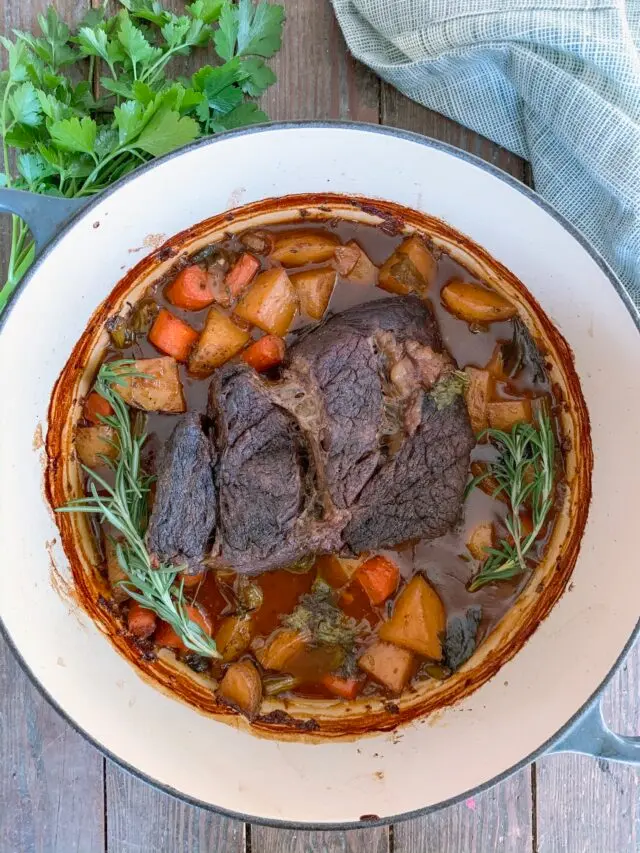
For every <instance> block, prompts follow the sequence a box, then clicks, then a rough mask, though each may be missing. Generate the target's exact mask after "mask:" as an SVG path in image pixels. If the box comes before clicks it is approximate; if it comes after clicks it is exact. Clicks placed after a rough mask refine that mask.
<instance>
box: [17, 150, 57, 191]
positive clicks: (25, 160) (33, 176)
mask: <svg viewBox="0 0 640 853" xmlns="http://www.w3.org/2000/svg"><path fill="white" fill-rule="evenodd" d="M17 165H18V171H19V172H20V174H21V175H22V177H23V178H24V179H25V181H26V182H27V183H28V184H29V188H30V189H31V188H33V187H34V185H35V184H36V183H37V182H38V181H39V180H40V179H41V178H43V177H44V176H45V175H51V174H52V169H51V166H50V165H49V164H48V163H47V162H46V161H45V159H44V158H43V157H42V155H41V154H21V155H20V156H19V157H18V160H17Z"/></svg>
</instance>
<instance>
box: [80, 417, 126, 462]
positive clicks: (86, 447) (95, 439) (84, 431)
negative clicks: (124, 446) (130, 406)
mask: <svg viewBox="0 0 640 853" xmlns="http://www.w3.org/2000/svg"><path fill="white" fill-rule="evenodd" d="M117 440H118V435H117V433H116V431H115V430H114V429H113V427H110V426H107V425H106V424H101V425H100V426H88V427H78V429H77V430H76V452H77V454H78V458H79V459H80V461H81V462H82V464H83V465H86V466H87V468H100V467H101V466H103V465H104V464H105V463H104V460H103V459H102V457H103V456H106V457H107V459H117V458H118V452H119V450H118V444H117Z"/></svg>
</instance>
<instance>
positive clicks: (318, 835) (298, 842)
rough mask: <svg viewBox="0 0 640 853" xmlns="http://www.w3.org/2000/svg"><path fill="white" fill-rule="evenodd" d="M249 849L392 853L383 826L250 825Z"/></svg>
mask: <svg viewBox="0 0 640 853" xmlns="http://www.w3.org/2000/svg"><path fill="white" fill-rule="evenodd" d="M250 853H391V851H390V847H389V835H388V832H387V830H386V829H354V830H351V831H350V832H299V831H297V830H293V829H270V828H268V827H264V826H252V827H251V848H250ZM442 853H444V851H442Z"/></svg>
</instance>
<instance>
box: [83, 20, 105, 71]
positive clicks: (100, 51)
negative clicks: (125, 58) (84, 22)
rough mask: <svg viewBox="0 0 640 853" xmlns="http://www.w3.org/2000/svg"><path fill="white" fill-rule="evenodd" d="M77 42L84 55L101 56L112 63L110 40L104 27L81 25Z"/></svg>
mask: <svg viewBox="0 0 640 853" xmlns="http://www.w3.org/2000/svg"><path fill="white" fill-rule="evenodd" d="M77 42H78V44H79V45H80V50H81V53H82V55H83V56H100V57H101V58H102V59H104V61H105V62H108V63H111V57H110V56H109V40H108V38H107V34H106V32H105V31H104V30H103V29H100V28H92V27H81V29H80V31H79V32H78V37H77Z"/></svg>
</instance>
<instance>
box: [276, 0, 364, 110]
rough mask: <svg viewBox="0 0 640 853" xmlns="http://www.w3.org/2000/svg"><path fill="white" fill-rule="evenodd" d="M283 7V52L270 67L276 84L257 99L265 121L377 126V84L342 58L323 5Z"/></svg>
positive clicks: (324, 1)
mask: <svg viewBox="0 0 640 853" xmlns="http://www.w3.org/2000/svg"><path fill="white" fill-rule="evenodd" d="M284 6H285V9H286V15H287V22H286V24H285V36H284V41H283V46H282V50H281V51H280V53H279V54H278V55H277V56H276V57H275V58H274V59H273V60H272V61H271V62H270V64H271V67H272V68H273V70H274V71H275V73H276V74H277V76H278V82H277V84H276V85H275V86H273V87H272V88H271V89H269V90H268V91H267V92H266V93H265V95H264V96H263V98H262V108H263V109H264V110H265V112H266V113H267V115H268V116H269V117H270V118H271V119H273V120H274V121H282V120H289V119H327V118H331V119H350V120H352V121H368V122H374V123H375V122H378V120H379V87H380V81H379V80H378V78H377V77H376V76H375V75H374V74H372V73H371V72H370V71H369V70H367V69H366V68H365V67H364V66H362V65H360V64H359V63H357V62H356V61H355V60H354V59H352V58H351V56H350V55H349V54H348V53H347V50H346V46H345V43H344V39H343V38H342V33H341V32H340V29H339V27H338V24H337V23H336V20H335V17H334V15H333V12H332V10H331V6H330V5H329V2H328V0H297V2H292V0H289V2H285V3H284Z"/></svg>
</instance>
